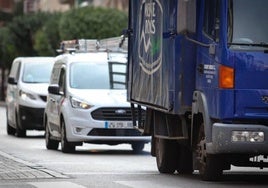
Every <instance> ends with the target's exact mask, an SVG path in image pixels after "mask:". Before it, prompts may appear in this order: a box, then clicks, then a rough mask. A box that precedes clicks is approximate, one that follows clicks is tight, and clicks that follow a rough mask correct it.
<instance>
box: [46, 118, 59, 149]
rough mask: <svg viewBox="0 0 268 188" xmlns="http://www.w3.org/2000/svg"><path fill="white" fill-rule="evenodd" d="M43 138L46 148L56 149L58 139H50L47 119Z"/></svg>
mask: <svg viewBox="0 0 268 188" xmlns="http://www.w3.org/2000/svg"><path fill="white" fill-rule="evenodd" d="M45 138H46V147H47V149H52V150H57V149H58V147H59V141H57V140H52V139H51V134H50V132H49V127H48V121H46V129H45Z"/></svg>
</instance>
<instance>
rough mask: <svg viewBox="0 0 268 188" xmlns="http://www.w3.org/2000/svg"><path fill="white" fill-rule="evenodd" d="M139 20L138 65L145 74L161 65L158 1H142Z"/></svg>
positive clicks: (160, 15) (161, 10)
mask: <svg viewBox="0 0 268 188" xmlns="http://www.w3.org/2000/svg"><path fill="white" fill-rule="evenodd" d="M140 15H141V16H140V19H139V25H140V29H139V41H138V45H139V47H138V48H139V49H138V54H139V63H140V66H141V68H142V70H143V71H144V72H145V73H147V74H153V73H155V72H156V71H157V70H158V69H159V68H160V67H161V64H162V38H163V37H162V33H163V8H162V5H161V4H160V2H159V0H143V1H142V3H141V7H140Z"/></svg>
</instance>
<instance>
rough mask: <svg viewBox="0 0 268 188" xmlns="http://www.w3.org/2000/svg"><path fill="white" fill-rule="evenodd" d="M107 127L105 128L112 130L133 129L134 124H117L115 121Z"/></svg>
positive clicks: (108, 123)
mask: <svg viewBox="0 0 268 188" xmlns="http://www.w3.org/2000/svg"><path fill="white" fill-rule="evenodd" d="M106 125H108V126H105V127H106V128H110V129H119V128H120V129H129V128H133V124H132V122H122V121H121V122H120V121H119V122H116V121H113V122H107V123H106Z"/></svg>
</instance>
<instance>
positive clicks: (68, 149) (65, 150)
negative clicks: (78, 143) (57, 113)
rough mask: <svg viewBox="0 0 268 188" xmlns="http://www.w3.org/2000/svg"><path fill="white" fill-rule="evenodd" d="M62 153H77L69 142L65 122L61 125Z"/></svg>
mask: <svg viewBox="0 0 268 188" xmlns="http://www.w3.org/2000/svg"><path fill="white" fill-rule="evenodd" d="M61 151H62V152H63V153H73V152H74V151H75V145H74V144H72V143H70V142H68V141H67V138H66V127H65V122H64V120H63V121H62V123H61Z"/></svg>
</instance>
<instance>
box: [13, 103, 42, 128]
mask: <svg viewBox="0 0 268 188" xmlns="http://www.w3.org/2000/svg"><path fill="white" fill-rule="evenodd" d="M43 117H44V108H31V107H27V106H21V105H20V106H19V117H18V118H19V120H20V125H21V128H22V129H26V130H44V126H43Z"/></svg>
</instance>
